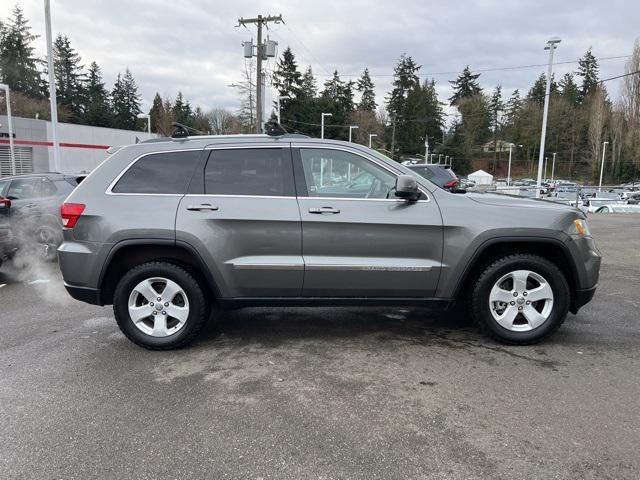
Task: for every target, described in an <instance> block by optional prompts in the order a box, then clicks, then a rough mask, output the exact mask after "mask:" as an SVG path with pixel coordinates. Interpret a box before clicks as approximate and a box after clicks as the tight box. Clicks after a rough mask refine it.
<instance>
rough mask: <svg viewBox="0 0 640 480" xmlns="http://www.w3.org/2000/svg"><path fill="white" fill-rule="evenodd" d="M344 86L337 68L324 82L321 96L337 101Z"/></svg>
mask: <svg viewBox="0 0 640 480" xmlns="http://www.w3.org/2000/svg"><path fill="white" fill-rule="evenodd" d="M343 88H344V82H343V81H342V80H340V75H338V70H335V71H334V72H333V77H331V78H330V79H329V80H327V81H326V82H324V90H323V91H322V97H324V98H327V99H331V100H333V101H336V102H337V101H338V97H339V96H340V93H341V92H342V90H343Z"/></svg>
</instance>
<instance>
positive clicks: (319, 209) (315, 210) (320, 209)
mask: <svg viewBox="0 0 640 480" xmlns="http://www.w3.org/2000/svg"><path fill="white" fill-rule="evenodd" d="M309 213H317V214H321V215H322V214H324V213H331V214H336V213H340V210H338V209H337V208H333V207H312V208H310V209H309Z"/></svg>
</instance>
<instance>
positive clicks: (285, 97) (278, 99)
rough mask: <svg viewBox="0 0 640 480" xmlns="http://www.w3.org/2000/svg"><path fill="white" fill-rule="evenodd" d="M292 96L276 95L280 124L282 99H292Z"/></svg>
mask: <svg viewBox="0 0 640 480" xmlns="http://www.w3.org/2000/svg"><path fill="white" fill-rule="evenodd" d="M290 99H291V97H290V96H289V95H282V96H280V95H278V96H277V97H276V105H277V115H278V125H280V123H281V121H280V100H290Z"/></svg>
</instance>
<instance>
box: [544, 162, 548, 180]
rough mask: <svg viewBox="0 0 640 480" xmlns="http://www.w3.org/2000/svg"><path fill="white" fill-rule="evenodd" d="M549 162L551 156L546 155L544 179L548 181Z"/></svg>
mask: <svg viewBox="0 0 640 480" xmlns="http://www.w3.org/2000/svg"><path fill="white" fill-rule="evenodd" d="M548 164H549V157H544V181H545V182H546V181H547V165H548Z"/></svg>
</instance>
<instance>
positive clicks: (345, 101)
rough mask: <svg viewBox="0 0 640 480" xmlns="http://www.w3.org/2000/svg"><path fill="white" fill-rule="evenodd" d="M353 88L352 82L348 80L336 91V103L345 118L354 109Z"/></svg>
mask: <svg viewBox="0 0 640 480" xmlns="http://www.w3.org/2000/svg"><path fill="white" fill-rule="evenodd" d="M353 86H354V82H352V81H351V80H349V81H348V82H343V83H342V85H340V87H339V89H338V98H337V99H336V101H337V104H338V107H339V108H340V110H341V111H342V113H343V114H344V115H345V118H346V117H347V116H348V114H349V113H351V112H352V111H353V110H354V109H355V103H354V101H353Z"/></svg>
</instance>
